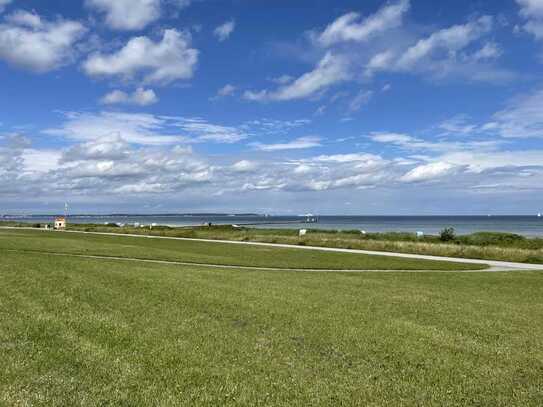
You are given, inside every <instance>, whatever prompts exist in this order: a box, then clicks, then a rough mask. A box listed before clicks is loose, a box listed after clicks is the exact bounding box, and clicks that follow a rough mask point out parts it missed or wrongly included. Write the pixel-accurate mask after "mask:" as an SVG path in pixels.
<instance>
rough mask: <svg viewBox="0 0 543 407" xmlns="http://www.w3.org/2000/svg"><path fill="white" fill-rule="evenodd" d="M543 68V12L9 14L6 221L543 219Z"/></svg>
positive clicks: (501, 4) (300, 7) (1, 185)
mask: <svg viewBox="0 0 543 407" xmlns="http://www.w3.org/2000/svg"><path fill="white" fill-rule="evenodd" d="M272 3H273V4H272ZM542 64H543V0H493V1H489V0H488V1H487V0H481V1H467V0H466V1H463V0H457V1H454V2H451V1H448V0H447V1H446V0H442V1H440V0H433V1H425V0H411V1H409V0H391V1H377V0H371V1H369V0H368V1H363V2H362V1H301V0H300V1H296V2H292V1H286V0H285V1H274V2H256V1H249V0H232V1H227V0H225V1H220V2H219V1H211V0H192V1H191V0H81V1H79V0H78V1H70V2H66V1H60V0H58V1H55V0H49V1H47V2H43V1H37V0H36V1H32V0H26V1H22V0H0V80H1V92H0V213H29V212H42V213H43V212H58V211H59V210H62V208H63V205H64V202H65V201H68V202H69V203H70V206H71V208H72V210H73V211H74V212H86V213H88V212H138V213H143V212H153V213H158V212H190V211H197V212H204V211H225V212H258V213H275V214H289V213H305V212H313V213H320V214H403V215H407V214H413V215H415V214H487V213H492V214H532V213H537V212H540V211H542V210H543V200H542V198H541V196H542V194H541V190H542V187H543V183H542V181H541V180H542V175H543V145H542V138H543V80H542V78H541V67H542Z"/></svg>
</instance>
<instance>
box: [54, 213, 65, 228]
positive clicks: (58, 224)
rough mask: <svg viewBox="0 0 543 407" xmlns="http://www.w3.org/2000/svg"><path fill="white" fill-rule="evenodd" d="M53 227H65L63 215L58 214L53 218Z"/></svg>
mask: <svg viewBox="0 0 543 407" xmlns="http://www.w3.org/2000/svg"><path fill="white" fill-rule="evenodd" d="M55 229H56V230H61V229H66V218H65V217H64V216H59V217H56V218H55Z"/></svg>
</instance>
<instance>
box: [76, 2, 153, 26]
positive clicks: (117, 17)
mask: <svg viewBox="0 0 543 407" xmlns="http://www.w3.org/2000/svg"><path fill="white" fill-rule="evenodd" d="M85 4H86V5H87V7H89V8H91V9H94V10H96V11H98V12H100V13H103V14H105V17H106V24H107V25H108V26H109V27H110V28H112V29H114V30H141V29H142V28H145V27H146V26H147V25H148V24H149V23H151V22H153V21H156V20H157V19H158V18H159V17H160V0H86V2H85Z"/></svg>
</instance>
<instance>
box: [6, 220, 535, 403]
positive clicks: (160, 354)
mask: <svg viewBox="0 0 543 407" xmlns="http://www.w3.org/2000/svg"><path fill="white" fill-rule="evenodd" d="M19 233H20V232H19V231H18V232H17V234H15V235H13V234H6V233H4V232H2V236H3V237H2V238H1V239H0V259H1V261H0V361H1V363H2V368H1V373H0V405H9V406H23V405H43V406H66V405H85V406H95V405H127V406H128V405H130V406H132V405H133V406H142V405H187V406H194V405H244V406H245V405H279V406H298V405H299V406H309V405H311V406H312V405H327V406H328V405H361V406H368V405H369V406H371V405H375V406H381V405H391V406H397V405H406V406H412V405H436V406H444V405H451V406H453V405H458V406H465V405H469V406H472V405H478V406H541V405H543V273H537V272H514V273H513V272H509V273H487V272H481V273H469V274H465V273H440V272H435V273H401V272H397V273H379V272H375V273H319V272H305V273H292V272H278V271H275V272H266V271H248V270H243V271H238V270H218V269H209V268H199V267H197V266H177V265H161V264H149V263H138V262H125V261H116V260H102V259H100V260H98V259H85V258H74V257H59V256H51V255H47V254H43V253H36V252H12V251H7V250H5V248H6V247H8V246H10V245H11V244H14V243H17V244H19V245H21V246H25V247H27V248H28V247H34V246H33V245H34V244H35V243H32V242H33V240H34V239H35V237H34V236H36V235H37V236H41V239H42V242H43V244H42V249H44V250H51V249H54V250H55V251H56V250H57V249H58V244H53V243H51V242H52V240H54V239H60V240H58V242H60V243H61V244H69V243H70V239H71V237H68V236H66V237H64V236H65V235H63V234H60V233H59V234H54V233H50V234H49V235H50V236H53V237H45V234H40V233H36V232H34V234H30V235H28V234H26V233H23V234H22V235H18V234H19ZM66 235H68V234H66ZM57 236H58V237H57ZM70 236H72V235H70ZM65 238H67V239H68V240H67V241H64V240H63V239H65ZM49 239H51V240H49ZM112 239H117V238H112ZM124 239H128V238H122V239H119V240H120V241H123V242H124V243H122V244H119V247H118V249H119V250H121V253H116V254H123V253H124V252H122V248H123V247H124V245H125V244H127V243H126V241H125V240H124ZM140 240H141V241H143V242H146V243H150V244H152V246H150V248H149V250H144V249H145V244H146V243H144V244H143V245H142V246H139V250H140V254H141V255H145V256H151V255H154V254H156V253H160V254H163V253H162V252H161V251H160V250H159V247H155V246H153V245H155V244H159V243H160V242H164V241H158V240H150V239H140ZM130 241H131V240H130ZM58 242H57V243H58ZM157 242H158V243H157ZM91 243H92V241H91V242H87V241H85V244H88V245H89V246H90V247H92V248H93V250H94V248H95V246H94V245H93V244H91ZM95 243H96V245H97V246H96V247H98V248H99V247H101V245H102V244H103V245H106V243H107V242H103V241H98V242H95ZM108 244H109V245H114V244H115V243H113V242H112V241H110V242H109V243H108ZM133 244H136V243H133ZM213 245H214V244H213ZM10 247H11V246H10ZM128 247H132V246H131V245H128ZM209 247H210V249H209V250H210V251H212V250H215V249H211V247H212V245H211V244H210V246H209ZM213 247H214V246H213ZM70 248H72V249H73V246H71V245H68V247H67V250H68V249H70ZM78 250H79V249H78ZM112 250H113V249H112ZM130 250H132V249H130ZM133 250H136V249H133ZM154 250H157V252H154ZM164 250H165V251H166V252H167V253H169V251H168V250H167V249H164ZM169 250H171V251H174V249H173V248H170V249H169ZM304 253H305V252H304ZM210 255H211V254H210ZM229 255H230V256H233V255H234V253H233V252H232V253H230V254H229ZM217 256H218V255H217ZM285 256H288V255H285ZM292 256H294V254H292ZM257 257H258V256H257ZM270 257H273V256H271V255H270ZM293 259H296V261H298V260H299V259H297V258H295V257H294V258H293ZM307 261H308V262H309V261H310V260H307ZM311 261H312V262H313V261H316V260H315V259H312V260H311Z"/></svg>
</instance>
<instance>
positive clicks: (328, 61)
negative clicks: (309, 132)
mask: <svg viewBox="0 0 543 407" xmlns="http://www.w3.org/2000/svg"><path fill="white" fill-rule="evenodd" d="M348 68H349V67H348V62H347V60H346V58H344V57H342V56H340V55H334V54H332V53H331V52H328V53H327V54H326V55H325V56H324V57H323V58H322V59H321V60H320V62H319V63H318V65H317V66H316V67H315V69H313V70H312V71H310V72H307V73H305V74H303V75H302V76H300V77H299V78H298V79H296V80H294V81H293V82H291V83H290V84H287V85H284V86H282V87H279V88H278V89H277V90H274V91H268V90H261V91H256V92H255V91H246V92H245V93H244V95H243V96H244V98H245V99H247V100H253V101H282V100H294V99H303V98H307V97H311V96H314V95H315V94H316V93H318V92H320V91H322V90H324V89H326V88H328V87H329V86H332V85H334V84H337V83H339V82H342V81H345V80H346V79H348V78H349V77H350V74H349V69H348Z"/></svg>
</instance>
